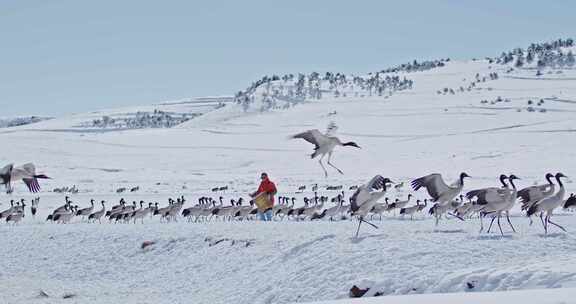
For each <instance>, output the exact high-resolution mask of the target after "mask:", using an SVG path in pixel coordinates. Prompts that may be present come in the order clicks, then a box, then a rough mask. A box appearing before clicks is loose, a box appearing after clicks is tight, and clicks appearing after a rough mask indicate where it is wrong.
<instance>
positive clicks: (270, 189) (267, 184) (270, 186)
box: [256, 179, 277, 204]
mask: <svg viewBox="0 0 576 304" xmlns="http://www.w3.org/2000/svg"><path fill="white" fill-rule="evenodd" d="M276 192H277V190H276V185H274V183H273V182H271V181H270V180H269V179H265V180H263V181H262V182H261V183H260V186H259V187H258V191H256V195H258V194H260V193H269V194H272V195H270V202H271V203H272V204H274V194H276Z"/></svg>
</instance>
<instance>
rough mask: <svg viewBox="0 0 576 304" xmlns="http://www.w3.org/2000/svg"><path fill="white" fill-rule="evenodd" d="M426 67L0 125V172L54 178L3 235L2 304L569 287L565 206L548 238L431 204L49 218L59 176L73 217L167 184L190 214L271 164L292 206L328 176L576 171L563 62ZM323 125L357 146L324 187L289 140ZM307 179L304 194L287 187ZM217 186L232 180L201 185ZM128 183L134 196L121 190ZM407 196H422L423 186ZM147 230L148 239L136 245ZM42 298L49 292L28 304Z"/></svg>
mask: <svg viewBox="0 0 576 304" xmlns="http://www.w3.org/2000/svg"><path fill="white" fill-rule="evenodd" d="M524 54H525V53H524ZM435 62H436V63H435V64H434V65H433V66H432V65H431V64H426V65H424V64H423V66H422V67H420V66H419V65H415V64H413V65H410V68H408V65H404V66H400V67H398V68H392V69H388V70H384V71H381V72H378V73H372V74H369V75H364V76H356V77H355V76H351V75H342V74H338V73H335V74H320V73H318V75H315V74H314V75H312V74H310V75H302V76H298V75H293V77H289V75H288V76H286V77H284V78H283V77H281V76H278V78H275V77H268V78H265V79H264V80H263V81H260V82H256V83H255V84H254V85H251V86H250V87H249V88H248V89H247V90H244V91H242V92H239V93H237V94H236V95H235V97H234V98H231V97H217V98H204V99H196V100H183V101H176V102H169V103H161V104H156V105H150V106H141V107H131V108H124V109H109V110H102V111H97V112H92V113H81V114H76V115H71V116H68V117H57V118H54V119H51V120H46V121H41V122H38V123H34V124H30V125H26V126H18V127H10V128H5V129H1V130H0V139H1V141H2V145H3V147H6V148H4V149H3V153H2V154H0V164H6V163H12V162H13V163H16V164H22V163H25V162H29V161H33V162H34V163H35V164H36V166H37V168H38V171H39V172H42V173H46V174H47V175H49V176H50V177H52V178H53V179H51V180H42V181H41V185H42V188H43V191H42V192H41V193H40V197H41V202H40V209H39V215H38V216H37V217H36V218H35V219H33V218H32V217H31V216H30V215H29V214H27V215H26V217H25V219H24V220H23V221H22V222H21V223H19V224H18V225H16V226H14V227H12V226H8V225H2V226H1V227H0V234H1V235H2V239H3V245H2V246H0V259H1V260H2V261H4V265H3V266H2V267H0V294H2V295H5V296H6V297H7V301H8V302H7V303H24V302H26V303H58V302H59V301H60V302H62V303H66V301H67V300H64V299H61V298H62V295H64V294H65V293H72V294H74V295H75V297H76V300H77V301H78V302H79V303H80V302H81V303H119V302H123V303H190V302H194V303H230V302H234V303H289V302H309V301H328V300H336V299H344V298H347V297H348V291H349V289H350V288H351V287H352V286H353V285H358V286H360V287H362V288H366V287H370V288H371V290H372V292H373V293H376V292H379V293H380V294H382V295H384V296H388V295H407V296H406V297H405V298H406V299H407V300H406V303H410V302H409V301H411V300H410V298H409V297H411V295H412V294H431V293H461V292H469V293H468V294H470V293H472V294H476V292H479V291H483V292H491V291H506V290H525V289H538V288H566V289H565V291H566V292H567V293H570V292H572V291H573V289H568V288H576V268H575V267H574V266H573V264H574V263H573V262H572V261H573V260H574V258H576V256H575V254H574V252H576V251H575V250H576V240H575V238H574V231H576V223H575V221H574V217H573V216H572V213H571V212H567V211H558V212H557V213H558V215H559V216H556V217H555V219H556V221H557V222H558V223H560V224H562V225H564V226H565V227H566V228H567V230H568V233H563V232H561V231H554V233H552V234H549V235H548V236H547V237H545V236H544V235H543V231H542V227H541V226H540V224H539V222H538V220H537V221H536V222H535V224H534V225H532V226H530V225H529V224H528V220H527V219H526V218H525V217H523V216H522V215H521V213H520V210H519V208H516V209H514V210H513V217H512V222H513V223H514V225H515V227H516V230H517V231H518V232H517V233H512V232H511V231H509V230H510V229H509V227H508V226H507V224H506V223H503V225H502V226H503V228H504V229H505V233H506V234H505V236H503V237H501V236H500V235H499V234H486V233H479V232H478V230H479V228H480V227H479V221H478V219H476V218H475V219H471V220H466V221H464V222H462V221H460V220H457V219H455V218H450V219H447V220H444V219H443V220H442V221H441V223H440V226H439V227H435V226H434V220H433V219H432V218H431V217H429V216H427V215H425V214H419V215H418V216H416V219H415V220H414V221H410V220H409V219H403V218H402V217H400V216H398V215H394V214H388V215H386V216H384V218H383V219H382V220H381V221H380V220H379V219H376V220H375V224H376V225H378V226H379V227H380V229H377V230H376V229H371V228H370V227H363V228H362V230H361V233H360V237H359V238H358V239H356V238H353V237H352V235H353V232H354V229H355V226H356V222H355V221H350V220H341V221H334V222H331V221H328V220H321V221H316V222H310V221H302V222H297V221H282V222H275V223H261V222H245V221H244V222H239V221H235V222H220V221H219V222H210V223H187V222H186V221H185V220H184V219H180V220H179V221H178V222H177V223H174V222H171V223H161V222H160V220H159V218H158V217H154V218H151V219H149V218H146V219H145V220H144V224H130V225H128V224H126V225H121V224H117V225H114V224H110V223H108V220H106V221H103V223H102V224H101V225H100V224H88V223H86V222H82V220H81V219H80V218H75V219H74V220H73V223H72V224H69V225H57V224H50V223H47V222H45V221H44V219H45V218H46V216H47V215H48V214H49V213H50V212H51V211H52V210H53V209H54V208H56V207H58V206H61V205H62V204H63V202H64V195H65V194H63V193H55V192H53V191H52V190H54V189H56V188H60V187H63V186H70V187H71V186H73V185H75V186H76V187H77V189H78V193H77V194H70V195H71V199H72V200H73V201H74V203H75V204H78V205H79V206H80V207H81V208H82V207H87V206H89V202H90V199H95V200H96V202H99V201H100V200H105V201H106V202H107V207H108V208H109V207H110V206H112V205H115V204H116V203H118V201H119V199H120V198H121V197H124V198H125V199H126V201H128V202H129V203H131V202H132V201H137V202H138V201H140V200H143V201H144V202H146V203H148V202H152V203H155V202H159V203H160V206H163V205H166V201H167V199H168V198H169V197H171V198H175V197H177V196H180V195H184V196H185V197H186V198H187V203H186V204H185V207H190V206H193V205H194V204H196V203H197V200H198V198H199V197H201V196H210V197H214V198H215V199H217V200H218V199H219V196H222V197H223V200H224V202H225V203H228V202H229V201H230V199H238V198H239V197H242V198H244V200H248V195H247V194H248V193H249V192H251V191H254V190H255V187H256V186H257V183H258V177H259V175H260V172H262V171H266V172H268V173H269V175H270V176H271V178H272V179H273V180H274V181H275V182H276V183H277V185H278V188H279V192H280V193H279V195H280V196H286V197H295V198H296V199H297V205H298V206H301V205H303V198H304V197H310V196H313V195H314V193H313V192H312V191H311V190H310V186H311V185H313V184H318V187H319V190H318V192H319V194H320V195H326V196H329V197H334V196H335V195H337V194H338V193H339V191H331V190H326V186H328V185H342V186H343V190H344V191H345V192H346V193H345V199H346V200H347V199H348V198H349V196H350V195H351V194H352V193H351V191H349V190H348V189H350V188H349V187H350V186H354V185H359V184H362V183H364V182H366V181H367V180H369V179H370V178H371V177H372V176H373V175H375V174H382V175H384V176H387V177H390V178H391V179H392V180H394V181H395V182H397V183H401V182H404V187H403V188H401V189H399V190H396V189H393V190H392V191H390V193H389V195H388V197H389V198H390V199H392V200H393V199H396V198H400V199H404V198H405V197H406V195H407V194H408V193H413V192H411V191H410V189H408V185H407V184H408V181H409V180H411V179H413V178H415V177H419V176H422V175H425V174H428V173H433V172H439V173H442V174H443V176H444V177H445V178H446V179H447V180H448V181H450V182H452V181H453V180H455V179H456V177H457V176H458V174H459V173H460V172H461V171H465V172H467V173H468V174H469V175H471V176H472V178H471V179H469V180H467V181H466V184H465V191H467V190H471V189H476V188H481V187H487V186H498V185H499V184H498V180H497V177H498V175H500V174H502V173H504V174H511V173H514V174H515V175H517V176H519V177H520V178H522V180H521V181H519V182H518V184H519V187H525V186H530V185H533V184H535V183H538V184H541V183H543V182H544V174H545V173H547V172H553V173H556V172H559V171H561V172H563V173H564V174H566V175H567V176H569V177H571V178H572V179H574V178H576V177H575V176H576V172H574V168H572V167H571V166H570V164H572V163H573V159H574V157H575V156H576V150H575V148H574V147H575V146H574V145H573V144H572V143H573V141H574V132H576V128H575V121H576V116H575V115H574V114H575V112H576V70H574V69H572V67H571V66H569V65H555V66H541V67H540V69H539V70H540V71H541V75H536V71H535V70H534V69H533V68H532V67H531V66H526V67H516V66H515V62H514V60H510V61H508V62H506V63H503V62H499V61H498V60H497V59H494V58H491V59H482V60H469V61H455V60H442V61H435ZM440 62H441V63H442V64H439V63H440ZM424 66H425V67H424ZM104 117H108V118H107V119H105V118H104ZM104 120H106V123H103V121H104ZM95 121H100V122H99V123H95ZM111 121H112V122H111ZM154 121H160V123H158V124H157V123H154ZM331 122H334V123H335V124H336V125H337V126H338V132H337V135H338V136H339V137H340V138H342V139H343V140H346V141H347V140H354V141H355V142H357V143H358V144H359V145H360V146H361V147H362V149H359V150H358V149H348V148H345V147H343V148H340V149H337V151H336V152H335V154H334V157H333V162H334V164H336V165H337V166H338V167H339V168H341V169H342V170H343V171H344V175H340V174H338V172H336V171H334V170H332V171H329V177H328V178H327V179H326V178H324V176H323V172H322V169H321V168H320V166H319V165H318V162H317V161H315V160H310V159H309V156H308V155H309V154H310V153H311V151H312V147H311V146H310V145H309V144H307V143H305V142H303V141H298V140H288V139H287V138H288V136H290V135H292V134H295V133H297V132H301V131H304V130H308V129H314V128H317V129H319V130H322V131H323V130H325V129H326V126H327V125H328V124H329V123H331ZM302 185H306V186H307V190H305V191H304V192H303V193H301V192H300V191H297V189H298V188H299V187H300V186H302ZM216 186H228V190H227V191H225V192H218V193H215V192H212V191H211V189H212V188H213V187H216ZM566 186H567V191H568V193H570V192H574V191H576V188H575V187H574V184H573V183H572V182H571V180H568V182H567V184H566ZM133 187H139V188H138V189H139V190H138V191H135V192H128V191H126V192H123V193H121V194H119V193H118V189H119V188H126V189H130V188H133ZM413 194H414V195H415V199H421V200H423V199H424V198H427V194H426V193H425V192H424V191H419V192H416V193H413ZM33 197H35V196H33V195H30V194H29V193H27V189H26V187H25V186H24V185H23V184H22V183H19V184H17V185H16V189H15V192H14V193H13V194H11V195H7V194H3V193H2V194H0V209H2V210H3V209H6V208H8V206H9V202H10V200H11V199H13V200H19V199H20V198H25V199H27V200H29V199H31V198H33ZM331 206H333V204H331V203H330V202H328V203H327V204H326V206H325V207H331ZM95 208H99V205H96V207H95ZM27 211H28V209H27ZM504 222H505V221H504ZM147 240H148V241H154V242H155V244H154V245H152V246H151V247H150V248H148V249H141V248H140V245H141V244H142V242H143V241H147ZM217 241H221V242H218V243H216V242H217ZM15 253H17V254H15ZM468 283H470V284H472V286H473V287H469V285H468ZM40 290H43V291H45V292H46V293H47V294H48V295H49V296H50V297H49V298H42V297H38V294H39V292H40ZM504 294H506V293H504ZM537 294H538V293H537V292H536V291H535V292H534V293H530V295H531V296H532V295H537ZM425 296H429V295H424V296H423V297H425ZM430 297H433V296H430ZM463 297H464V298H465V296H463ZM495 297H496V299H498V300H496V301H499V300H502V301H504V300H505V299H506V296H503V297H502V298H499V297H498V295H495ZM383 299H385V297H382V298H378V299H376V298H375V300H374V301H380V300H382V301H384V300H383ZM403 299H404V298H402V299H401V300H397V298H396V297H394V301H398V303H404V302H402V301H404V300H403ZM470 299H475V298H470ZM559 299H560V300H559V301H564V299H565V298H563V297H560V298H559ZM391 301H392V300H391ZM359 303H362V302H359ZM366 303H372V302H370V301H367V302H366ZM375 303H380V302H375Z"/></svg>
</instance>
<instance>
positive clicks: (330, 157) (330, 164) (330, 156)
mask: <svg viewBox="0 0 576 304" xmlns="http://www.w3.org/2000/svg"><path fill="white" fill-rule="evenodd" d="M331 159H332V152H330V153H328V165H329V166H330V167H332V168H334V169H336V170H338V172H339V173H340V174H344V172H342V170H340V169H338V167H336V166H334V165H333V164H332V163H331V162H330V160H331Z"/></svg>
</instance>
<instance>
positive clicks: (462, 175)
mask: <svg viewBox="0 0 576 304" xmlns="http://www.w3.org/2000/svg"><path fill="white" fill-rule="evenodd" d="M465 177H470V175H468V174H466V172H462V173H460V181H461V182H464V178H465Z"/></svg>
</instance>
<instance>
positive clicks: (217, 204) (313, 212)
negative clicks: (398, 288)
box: [0, 172, 576, 236]
mask: <svg viewBox="0 0 576 304" xmlns="http://www.w3.org/2000/svg"><path fill="white" fill-rule="evenodd" d="M468 177H469V176H468V174H466V173H464V172H462V173H461V174H460V175H459V176H458V179H457V180H456V181H455V182H454V183H452V184H450V185H448V184H447V183H446V182H445V181H444V179H443V178H442V176H441V175H440V174H437V173H435V174H430V175H426V176H423V177H419V178H416V179H414V180H412V181H411V182H410V185H411V186H412V190H413V191H414V192H413V193H409V194H408V195H407V196H406V198H405V199H403V200H402V199H399V198H396V199H395V200H392V199H390V197H389V195H391V194H392V193H391V191H396V194H397V195H398V193H400V192H401V191H402V190H401V188H397V187H393V185H395V184H394V183H393V181H392V180H391V179H390V178H385V177H383V176H381V175H376V176H374V177H373V178H372V179H371V180H370V181H368V182H367V183H366V184H363V185H352V186H350V187H349V188H348V189H349V191H353V192H350V195H349V197H348V194H347V193H346V191H345V190H343V189H344V187H343V186H342V185H338V186H328V187H326V190H327V191H330V192H331V193H332V194H331V195H332V196H330V195H319V194H318V192H317V191H318V188H319V186H318V184H314V185H312V186H311V187H310V189H312V190H315V191H314V192H313V194H312V195H311V196H309V197H299V198H297V197H295V196H279V197H278V203H277V204H275V205H274V206H273V207H272V214H273V219H274V220H275V221H284V220H292V221H305V220H307V221H317V220H328V221H335V220H343V219H348V220H350V219H357V220H358V227H357V229H356V234H355V235H356V236H358V234H359V231H360V227H361V225H362V224H363V223H365V224H368V225H370V226H372V227H374V228H378V226H376V225H375V224H374V223H371V221H373V220H374V218H375V217H376V218H379V219H380V220H382V218H383V215H384V214H391V213H393V212H394V213H395V214H396V213H398V214H399V216H400V217H402V218H404V217H406V216H409V218H410V220H414V216H415V215H418V214H422V216H425V215H426V213H424V210H425V209H426V208H427V207H428V206H429V205H430V208H429V209H428V212H427V213H428V214H429V215H431V216H432V217H433V218H434V219H435V223H436V225H439V223H440V220H441V219H443V218H454V219H458V220H462V221H464V220H468V219H471V218H473V217H477V218H478V219H479V220H480V232H483V230H484V224H483V219H484V218H491V221H490V225H489V227H488V230H487V232H488V233H489V232H490V231H491V229H492V226H493V224H494V222H496V223H497V225H498V227H499V231H500V233H501V234H502V235H504V231H503V229H502V226H501V224H500V220H501V218H502V217H505V218H506V220H507V222H508V225H509V226H510V228H511V229H512V231H513V232H516V229H515V227H514V226H513V224H512V221H511V220H510V212H511V210H512V209H513V207H514V206H516V205H518V206H519V208H520V210H522V211H523V212H525V213H526V216H528V217H529V218H530V223H532V217H533V216H538V217H540V219H541V223H542V226H543V228H544V233H545V234H548V232H549V228H550V226H555V227H557V228H559V229H561V230H563V231H566V229H565V228H564V227H563V226H561V225H559V224H557V223H555V222H554V221H552V216H553V212H554V211H555V210H556V209H558V208H561V207H562V208H565V209H571V208H575V207H576V197H575V196H574V194H572V195H570V197H568V198H567V199H565V198H564V197H565V195H566V190H565V187H564V184H563V182H562V179H565V178H566V176H565V175H564V174H562V173H560V172H559V173H556V174H551V173H548V174H546V175H545V179H546V181H547V183H546V184H542V185H536V186H529V187H526V188H523V189H517V188H516V184H515V182H516V181H517V180H520V178H519V177H517V176H516V175H514V174H511V175H505V174H502V175H500V177H499V184H500V185H499V186H494V187H487V188H480V189H473V190H470V191H468V192H466V193H464V192H462V191H463V189H464V181H465V179H466V178H468ZM554 181H555V182H556V183H554ZM399 184H403V182H402V183H399ZM396 185H398V184H396ZM306 188H307V187H305V186H300V187H298V191H295V193H303V190H305V189H306ZM421 189H425V190H426V193H427V194H428V196H429V197H426V198H424V199H417V200H416V201H415V203H411V202H412V199H413V197H414V196H415V195H416V194H417V192H418V191H419V190H421ZM335 193H336V194H335ZM224 200H225V199H224V197H223V196H220V197H217V198H213V197H210V196H201V197H199V198H198V200H197V203H195V204H193V205H191V206H185V203H186V202H187V199H186V198H185V197H184V196H180V197H177V198H175V199H172V198H169V199H168V204H167V205H165V206H160V204H159V203H158V202H145V201H143V200H140V201H138V202H137V201H133V202H132V203H128V202H127V201H126V200H125V199H124V198H121V199H120V200H119V201H118V203H117V204H116V205H114V206H110V208H107V202H106V201H100V203H99V204H98V203H96V200H94V199H91V200H90V202H89V205H88V206H85V207H83V208H81V207H80V206H79V205H78V204H77V203H75V202H73V201H72V200H71V199H70V197H68V196H66V197H65V198H64V203H63V204H62V205H61V206H59V207H57V208H54V209H53V210H52V211H51V212H50V214H48V216H47V218H46V221H48V222H53V223H59V224H66V223H70V222H72V221H77V222H85V223H94V222H98V223H103V222H108V223H134V224H136V223H141V224H143V223H144V222H145V221H148V220H149V219H151V218H154V217H158V218H159V219H160V222H165V223H170V222H176V221H178V220H179V219H180V218H181V219H184V220H186V221H188V222H210V221H241V222H246V221H254V220H256V218H257V213H258V209H257V208H256V206H255V205H254V203H253V202H252V201H250V200H246V201H245V200H244V198H242V197H236V198H232V199H230V200H229V202H224ZM39 202H40V197H36V198H34V199H32V200H31V201H30V202H29V203H28V202H26V200H24V199H21V200H19V201H14V200H11V201H10V207H9V208H8V209H6V210H3V211H1V212H0V220H4V221H6V222H7V223H11V224H17V223H19V222H21V221H22V219H23V218H24V216H25V207H26V206H30V210H31V214H32V216H33V217H35V216H36V214H37V212H38V208H39ZM98 206H100V207H99V208H98V209H96V207H98ZM75 218H77V219H78V220H74V219H75Z"/></svg>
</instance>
